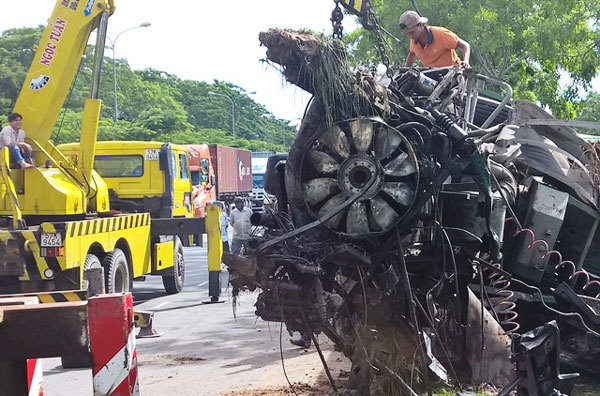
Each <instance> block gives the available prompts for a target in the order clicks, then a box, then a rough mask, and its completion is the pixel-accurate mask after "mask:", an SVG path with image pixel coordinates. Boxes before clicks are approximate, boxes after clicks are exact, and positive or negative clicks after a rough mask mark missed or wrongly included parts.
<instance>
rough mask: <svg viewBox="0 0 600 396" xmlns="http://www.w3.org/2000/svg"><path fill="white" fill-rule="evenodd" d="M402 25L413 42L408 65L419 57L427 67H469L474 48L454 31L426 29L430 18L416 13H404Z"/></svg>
mask: <svg viewBox="0 0 600 396" xmlns="http://www.w3.org/2000/svg"><path fill="white" fill-rule="evenodd" d="M399 24H400V28H401V29H402V30H404V34H406V35H407V36H408V37H409V38H410V39H411V40H410V52H409V53H408V57H407V58H406V66H408V67H412V65H413V63H414V61H415V57H417V58H419V60H420V61H421V63H422V64H423V66H425V67H446V66H454V65H458V66H460V67H462V68H467V67H469V59H470V57H471V46H470V45H469V43H467V42H466V41H465V40H462V39H461V38H460V37H458V36H457V35H456V34H455V33H454V32H452V31H450V30H448V29H446V28H443V27H439V26H427V18H425V17H422V16H419V14H417V13H416V12H414V11H406V12H405V13H404V14H402V15H401V16H400V21H399ZM457 48H460V49H461V50H462V53H463V60H462V61H461V60H460V58H459V57H458V55H457V54H456V49H457Z"/></svg>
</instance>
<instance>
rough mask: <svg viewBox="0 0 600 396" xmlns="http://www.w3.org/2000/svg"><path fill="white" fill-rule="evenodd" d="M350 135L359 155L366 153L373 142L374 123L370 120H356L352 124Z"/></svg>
mask: <svg viewBox="0 0 600 396" xmlns="http://www.w3.org/2000/svg"><path fill="white" fill-rule="evenodd" d="M350 135H351V136H352V140H354V146H355V147H356V150H357V151H358V152H359V153H366V152H367V150H368V149H369V146H370V145H371V140H373V123H372V122H371V120H368V119H366V120H365V119H360V120H355V121H352V122H351V123H350Z"/></svg>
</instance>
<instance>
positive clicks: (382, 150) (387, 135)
mask: <svg viewBox="0 0 600 396" xmlns="http://www.w3.org/2000/svg"><path fill="white" fill-rule="evenodd" d="M400 143H402V138H401V137H400V136H399V135H398V133H397V132H396V131H393V130H391V129H389V128H381V131H380V132H379V133H378V134H377V140H376V141H375V154H376V155H377V158H379V159H383V158H386V157H387V156H389V155H390V154H392V152H393V151H394V150H395V149H396V147H398V146H399V145H400Z"/></svg>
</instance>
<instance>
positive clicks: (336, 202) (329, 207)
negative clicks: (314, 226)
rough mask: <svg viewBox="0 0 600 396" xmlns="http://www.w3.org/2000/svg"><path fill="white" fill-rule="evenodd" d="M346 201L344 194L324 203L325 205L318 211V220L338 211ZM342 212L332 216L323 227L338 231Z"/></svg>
mask: <svg viewBox="0 0 600 396" xmlns="http://www.w3.org/2000/svg"><path fill="white" fill-rule="evenodd" d="M344 201H346V196H345V195H344V194H338V195H336V196H335V197H333V198H331V199H330V200H329V201H327V202H325V204H324V205H323V206H322V207H321V209H320V210H319V218H322V217H324V216H326V215H327V214H329V213H331V212H332V211H334V210H336V209H339V207H340V206H341V205H342V204H343V203H344ZM344 211H345V210H342V211H340V212H339V213H338V214H336V215H335V216H333V217H332V218H331V219H329V220H328V221H326V222H325V225H326V226H328V227H330V228H333V229H336V230H337V229H339V227H340V222H341V221H342V217H343V216H344Z"/></svg>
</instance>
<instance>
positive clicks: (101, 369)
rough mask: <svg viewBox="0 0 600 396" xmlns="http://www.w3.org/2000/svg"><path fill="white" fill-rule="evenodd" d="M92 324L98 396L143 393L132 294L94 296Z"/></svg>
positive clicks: (91, 309)
mask: <svg viewBox="0 0 600 396" xmlns="http://www.w3.org/2000/svg"><path fill="white" fill-rule="evenodd" d="M88 324H89V330H90V346H91V351H92V362H93V367H92V374H93V376H94V377H93V384H94V396H101V395H102V396H107V395H110V396H134V395H139V386H138V380H137V366H138V365H137V351H136V348H135V331H134V328H133V325H134V319H133V298H132V296H131V293H127V294H104V295H99V296H95V297H91V298H90V299H89V300H88Z"/></svg>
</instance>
